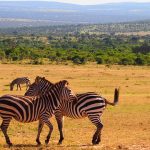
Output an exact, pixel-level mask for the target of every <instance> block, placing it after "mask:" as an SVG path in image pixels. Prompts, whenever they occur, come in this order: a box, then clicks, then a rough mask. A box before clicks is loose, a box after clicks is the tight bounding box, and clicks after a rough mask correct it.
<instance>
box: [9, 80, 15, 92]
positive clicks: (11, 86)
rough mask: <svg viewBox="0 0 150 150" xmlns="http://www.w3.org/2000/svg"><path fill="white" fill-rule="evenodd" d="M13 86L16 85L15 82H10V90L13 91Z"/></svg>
mask: <svg viewBox="0 0 150 150" xmlns="http://www.w3.org/2000/svg"><path fill="white" fill-rule="evenodd" d="M13 87H14V84H13V82H11V83H10V91H13Z"/></svg>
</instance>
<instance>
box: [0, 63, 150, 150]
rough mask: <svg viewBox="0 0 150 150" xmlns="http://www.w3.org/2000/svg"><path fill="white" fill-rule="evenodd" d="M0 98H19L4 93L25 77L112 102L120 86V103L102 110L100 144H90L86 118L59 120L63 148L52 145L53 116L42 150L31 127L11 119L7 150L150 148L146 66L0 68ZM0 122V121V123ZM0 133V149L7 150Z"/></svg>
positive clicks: (149, 74) (90, 128)
mask: <svg viewBox="0 0 150 150" xmlns="http://www.w3.org/2000/svg"><path fill="white" fill-rule="evenodd" d="M0 72H1V73H0V95H4V94H17V95H22V94H24V92H25V87H24V88H23V90H22V91H21V92H20V91H16V90H15V91H12V92H11V91H9V83H10V81H11V80H12V79H14V78H16V77H21V76H28V77H30V78H31V81H32V82H33V81H34V78H35V77H36V76H37V75H39V76H45V77H46V78H47V79H49V80H50V81H52V82H56V81H59V80H61V79H67V80H68V81H69V82H70V87H71V88H72V89H73V90H74V91H76V92H77V93H82V92H87V91H95V92H97V93H99V94H101V95H103V96H104V97H105V98H107V99H109V100H113V92H114V88H115V87H120V102H119V105H118V106H116V107H111V106H108V107H107V109H106V110H105V112H104V114H103V116H102V122H103V124H104V129H103V132H102V142H101V144H100V145H98V146H92V145H91V137H92V134H93V132H94V130H95V127H94V126H93V125H92V124H91V123H90V121H89V120H88V119H87V118H86V119H80V120H73V119H70V118H65V122H64V135H65V140H64V143H63V145H61V146H58V145H57V141H58V139H59V134H58V130H57V125H56V122H55V119H54V117H53V118H52V119H51V120H52V123H53V125H54V132H53V134H52V138H51V141H50V143H49V145H48V146H47V147H46V146H45V145H44V139H45V137H46V135H47V132H48V128H47V127H46V126H45V128H44V129H43V132H42V135H41V141H42V143H43V145H42V146H41V147H36V142H35V138H36V134H37V122H34V123H29V124H23V123H18V122H16V121H15V120H13V121H12V122H11V124H10V127H9V130H8V132H9V135H10V138H11V140H12V142H13V143H14V147H13V148H12V149H27V150H28V149H50V150H53V149H56V150H57V149H61V150H63V149H64V150H66V149H67V150H68V149H70V150H72V149H102V150H109V149H132V150H149V149H150V67H135V66H111V67H109V68H108V67H105V66H101V65H94V64H90V65H85V66H73V65H72V66H71V65H68V66H65V65H44V66H43V65H41V66H40V65H38V66H36V65H7V64H6V65H0ZM0 122H1V119H0ZM7 148H8V147H7V146H6V144H5V140H4V137H3V135H2V132H0V149H7Z"/></svg>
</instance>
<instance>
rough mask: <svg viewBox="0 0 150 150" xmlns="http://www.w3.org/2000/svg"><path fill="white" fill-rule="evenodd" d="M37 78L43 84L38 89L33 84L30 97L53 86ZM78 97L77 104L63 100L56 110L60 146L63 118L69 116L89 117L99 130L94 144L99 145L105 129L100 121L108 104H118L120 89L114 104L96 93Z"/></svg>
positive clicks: (116, 93) (29, 90)
mask: <svg viewBox="0 0 150 150" xmlns="http://www.w3.org/2000/svg"><path fill="white" fill-rule="evenodd" d="M37 78H38V80H41V82H39V85H38V88H37V85H35V84H33V85H32V86H31V87H30V88H29V89H28V91H27V92H26V95H28V94H29V93H31V94H32V95H36V94H38V93H42V92H43V91H44V92H45V91H46V87H48V89H49V88H50V87H51V86H52V84H51V82H49V81H48V80H44V78H42V77H37ZM42 80H43V81H42ZM43 89H44V90H43ZM38 90H39V91H38ZM34 92H35V93H34ZM76 96H77V101H76V103H75V102H74V101H72V102H68V101H64V100H62V101H61V103H60V105H59V106H58V107H57V109H56V110H55V113H54V114H55V118H56V120H57V123H58V128H59V132H60V139H59V142H58V144H61V143H62V141H63V139H64V136H63V132H62V126H63V123H62V120H63V116H67V117H70V118H74V119H78V118H84V117H88V118H89V120H90V121H91V122H92V123H93V124H94V125H95V126H96V127H97V130H96V132H95V133H94V135H93V139H92V143H93V144H98V143H99V142H100V140H101V138H100V133H101V129H102V127H103V125H102V123H101V120H100V116H101V115H102V113H103V111H104V109H105V108H106V105H107V104H109V105H113V106H114V105H116V104H117V102H118V98H119V89H115V94H114V102H113V103H111V102H109V101H108V100H106V99H105V98H103V97H101V96H99V95H98V94H96V93H94V92H87V93H82V94H77V95H76Z"/></svg>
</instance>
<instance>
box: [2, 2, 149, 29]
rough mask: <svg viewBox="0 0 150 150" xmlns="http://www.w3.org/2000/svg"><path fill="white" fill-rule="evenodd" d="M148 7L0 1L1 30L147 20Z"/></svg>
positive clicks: (131, 4)
mask: <svg viewBox="0 0 150 150" xmlns="http://www.w3.org/2000/svg"><path fill="white" fill-rule="evenodd" d="M149 8H150V3H113V4H101V5H75V4H66V3H58V2H46V1H45V2H40V1H19V2H18V1H16V2H15V1H1V2H0V27H18V26H19V27H20V26H47V25H60V24H96V23H117V22H129V21H141V20H149V19H150V9H149Z"/></svg>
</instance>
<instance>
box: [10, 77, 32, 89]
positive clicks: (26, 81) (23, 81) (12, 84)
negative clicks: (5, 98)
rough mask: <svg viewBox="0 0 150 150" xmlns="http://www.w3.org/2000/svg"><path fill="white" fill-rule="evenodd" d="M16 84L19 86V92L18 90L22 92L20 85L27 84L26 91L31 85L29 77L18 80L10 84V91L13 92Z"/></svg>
mask: <svg viewBox="0 0 150 150" xmlns="http://www.w3.org/2000/svg"><path fill="white" fill-rule="evenodd" d="M15 84H16V85H17V90H18V88H20V90H21V86H20V84H26V90H27V88H28V87H29V85H30V84H31V83H30V79H29V78H28V77H21V78H16V79H14V80H13V81H12V82H11V83H10V91H13V88H14V85H15Z"/></svg>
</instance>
